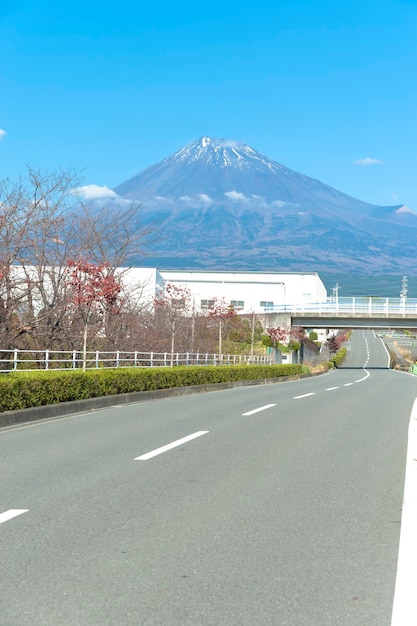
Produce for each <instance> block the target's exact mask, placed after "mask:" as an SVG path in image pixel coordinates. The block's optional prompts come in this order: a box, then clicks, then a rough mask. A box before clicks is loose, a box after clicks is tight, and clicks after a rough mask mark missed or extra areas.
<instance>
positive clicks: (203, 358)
mask: <svg viewBox="0 0 417 626" xmlns="http://www.w3.org/2000/svg"><path fill="white" fill-rule="evenodd" d="M0 357H1V358H0V372H3V373H5V372H13V371H19V372H28V371H33V370H55V371H58V370H76V369H82V367H83V353H82V352H81V351H78V350H71V351H58V350H18V349H16V350H0ZM171 361H172V364H173V365H174V366H178V365H241V364H255V365H263V364H265V365H269V364H270V363H271V362H272V361H271V357H270V356H269V355H265V356H251V355H247V354H222V355H220V356H219V355H218V354H209V353H198V352H175V353H174V354H173V355H171V353H170V352H138V351H135V352H123V351H120V350H118V351H116V352H102V351H95V352H87V361H86V367H87V369H100V368H115V367H170V366H171Z"/></svg>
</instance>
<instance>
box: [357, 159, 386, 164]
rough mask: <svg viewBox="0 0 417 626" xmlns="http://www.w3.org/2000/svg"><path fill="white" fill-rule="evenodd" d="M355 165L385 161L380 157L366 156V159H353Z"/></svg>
mask: <svg viewBox="0 0 417 626" xmlns="http://www.w3.org/2000/svg"><path fill="white" fill-rule="evenodd" d="M353 164H354V165H382V164H383V161H381V160H380V159H371V157H365V158H364V159H356V161H353Z"/></svg>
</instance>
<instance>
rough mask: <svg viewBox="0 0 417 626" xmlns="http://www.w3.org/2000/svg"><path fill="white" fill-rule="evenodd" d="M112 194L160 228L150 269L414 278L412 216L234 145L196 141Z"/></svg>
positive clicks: (415, 220)
mask: <svg viewBox="0 0 417 626" xmlns="http://www.w3.org/2000/svg"><path fill="white" fill-rule="evenodd" d="M114 191H115V192H116V193H117V194H118V195H119V196H122V197H123V198H126V199H132V200H135V201H139V202H141V203H142V219H143V223H144V224H148V223H153V224H154V225H156V227H157V229H158V236H157V237H156V241H155V242H154V243H153V244H152V247H151V248H150V249H149V250H148V253H150V256H149V257H148V258H147V259H146V264H147V265H153V266H156V267H160V268H165V269H193V268H196V269H197V268H198V269H218V270H221V269H224V270H259V271H260V270H268V271H297V272H299V271H301V272H302V271H317V272H319V273H322V272H325V273H328V274H331V275H333V274H334V275H337V274H342V275H344V274H363V275H373V274H381V275H385V274H392V275H394V274H395V275H401V274H404V273H407V272H411V271H414V266H415V259H416V252H417V214H416V213H414V212H413V211H411V210H410V209H408V208H407V207H405V206H403V205H396V206H377V205H372V204H368V203H366V202H362V201H361V200H358V199H356V198H352V197H351V196H348V195H346V194H344V193H342V192H340V191H337V190H336V189H333V188H332V187H329V186H328V185H325V184H324V183H322V182H320V181H318V180H315V179H313V178H309V177H308V176H305V175H303V174H300V173H298V172H295V171H293V170H290V169H288V168H286V167H284V166H283V165H280V164H279V163H276V162H275V161H272V160H271V159H269V158H267V157H266V156H264V155H262V154H260V153H259V152H257V151H256V150H254V149H253V148H251V147H250V146H247V145H245V144H243V143H240V142H238V141H231V140H227V139H211V138H209V137H201V138H200V139H198V140H197V141H194V142H192V143H190V144H189V145H187V146H185V147H184V148H182V149H181V150H179V151H178V152H176V153H175V154H173V155H172V156H169V157H168V158H166V159H164V160H163V161H161V162H160V163H157V164H155V165H152V166H150V167H148V168H146V169H145V170H143V171H142V172H140V173H139V174H137V175H136V176H134V177H133V178H131V179H130V180H127V181H126V182H124V183H122V184H120V185H118V186H117V187H115V188H114ZM138 264H140V265H144V258H143V257H140V258H138Z"/></svg>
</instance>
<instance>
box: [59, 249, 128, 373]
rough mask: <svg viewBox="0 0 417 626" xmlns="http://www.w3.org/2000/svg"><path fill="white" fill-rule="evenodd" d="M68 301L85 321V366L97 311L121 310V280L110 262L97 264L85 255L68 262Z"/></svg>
mask: <svg viewBox="0 0 417 626" xmlns="http://www.w3.org/2000/svg"><path fill="white" fill-rule="evenodd" d="M66 286H67V288H68V303H69V305H70V307H72V308H73V309H74V310H75V312H76V313H77V314H79V315H80V317H81V319H82V320H83V322H84V333H83V370H85V369H86V362H87V336H88V327H89V324H90V322H91V318H92V316H93V314H94V313H97V314H99V315H104V314H105V313H106V312H110V311H111V312H119V311H120V305H121V298H120V293H121V289H122V287H121V284H120V282H118V280H117V279H116V277H115V276H114V274H113V273H112V271H111V268H110V266H109V264H108V263H101V264H99V265H95V264H94V263H91V262H89V261H86V260H84V259H78V260H75V261H74V260H70V261H68V264H67V276H66Z"/></svg>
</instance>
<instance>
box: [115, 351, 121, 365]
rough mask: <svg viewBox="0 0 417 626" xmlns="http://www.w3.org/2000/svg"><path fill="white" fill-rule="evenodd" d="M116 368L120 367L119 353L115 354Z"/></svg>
mask: <svg viewBox="0 0 417 626" xmlns="http://www.w3.org/2000/svg"><path fill="white" fill-rule="evenodd" d="M116 367H120V352H119V350H118V351H117V352H116Z"/></svg>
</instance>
